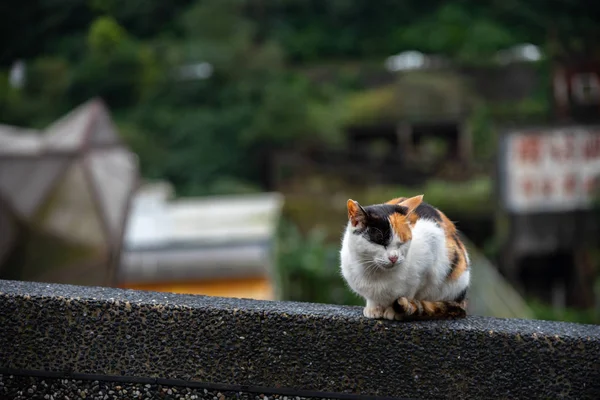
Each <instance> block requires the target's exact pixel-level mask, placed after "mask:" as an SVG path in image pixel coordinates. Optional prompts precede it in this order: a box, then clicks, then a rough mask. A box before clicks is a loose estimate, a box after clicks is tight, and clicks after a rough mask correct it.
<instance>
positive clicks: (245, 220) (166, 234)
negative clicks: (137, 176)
mask: <svg viewBox="0 0 600 400" xmlns="http://www.w3.org/2000/svg"><path fill="white" fill-rule="evenodd" d="M168 194H169V190H168V188H166V187H164V186H162V187H160V186H154V187H151V188H142V190H141V191H140V193H138V195H137V196H136V197H135V198H134V200H133V204H132V208H131V213H130V215H129V222H128V224H127V231H126V234H125V245H124V253H123V257H122V262H121V271H120V276H121V278H122V279H125V280H129V281H131V280H141V281H152V280H155V281H160V280H165V279H166V280H173V279H181V278H190V279H192V278H214V277H223V276H232V275H234V276H240V275H242V276H243V275H265V274H268V272H269V271H268V270H269V268H270V267H271V264H272V260H271V248H272V242H273V239H274V236H275V232H276V229H277V223H278V219H279V214H280V212H281V207H282V205H283V196H282V195H280V194H279V193H260V194H252V195H243V196H209V197H202V198H189V199H180V200H175V201H168V199H167V197H168Z"/></svg>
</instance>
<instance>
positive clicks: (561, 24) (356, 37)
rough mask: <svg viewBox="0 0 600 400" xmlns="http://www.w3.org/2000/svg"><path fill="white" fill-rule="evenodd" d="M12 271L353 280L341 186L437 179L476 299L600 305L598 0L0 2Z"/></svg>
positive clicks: (561, 312) (357, 195)
mask: <svg viewBox="0 0 600 400" xmlns="http://www.w3.org/2000/svg"><path fill="white" fill-rule="evenodd" d="M0 15H2V16H3V18H2V24H0V124H1V125H0V278H2V279H22V280H33V281H43V282H61V283H74V284H83V285H107V286H119V287H126V288H136V289H143V290H158V291H172V292H180V293H197V294H207V295H217V296H233V297H249V298H255V299H269V300H273V299H282V300H295V301H311V302H322V303H337V304H362V300H361V299H360V298H358V297H357V296H355V295H353V294H352V293H350V292H349V291H348V289H347V288H346V285H345V283H344V281H343V280H342V278H341V276H340V272H339V260H338V251H339V247H340V238H341V234H342V232H343V229H344V226H345V223H346V208H345V204H346V200H347V199H348V198H353V199H356V200H358V201H359V202H361V203H363V204H370V203H380V202H383V201H386V200H388V199H391V198H393V197H398V196H411V195H415V194H421V193H424V194H425V200H426V201H427V202H429V203H430V204H433V205H435V206H437V207H439V208H440V209H442V210H443V211H444V212H445V213H446V214H447V215H448V216H449V217H450V218H451V219H452V220H453V221H457V226H458V228H459V229H460V230H461V231H462V233H463V235H464V238H465V242H466V243H467V244H468V247H469V249H470V252H471V254H472V259H473V267H472V268H473V280H474V282H473V289H472V291H471V293H470V301H471V303H470V308H471V312H472V313H475V314H480V315H489V316H499V317H519V318H539V319H554V320H566V321H576V322H584V323H596V324H598V323H600V272H599V271H600V234H599V225H600V224H599V222H600V218H599V217H600V210H599V207H598V202H597V201H596V199H597V197H598V196H597V193H598V189H599V183H600V181H599V180H598V177H599V176H600V125H596V124H597V123H598V122H599V121H600V62H599V60H600V47H599V46H598V43H600V41H599V40H598V39H600V9H598V8H594V7H592V8H590V7H588V5H586V2H583V1H574V0H572V1H569V0H544V1H542V0H530V1H520V0H503V1H492V2H482V1H475V0H461V1H458V0H454V1H444V2H438V1H430V0H420V1H415V0H404V1H400V0H397V1H396V0H394V1H391V0H378V1H372V0H371V1H367V0H330V1H321V0H172V1H168V2H166V1H158V0H144V1H139V0H128V1H126V2H118V1H116V0H83V1H82V0H77V1H75V0H21V1H12V0H11V1H5V2H2V4H1V5H0Z"/></svg>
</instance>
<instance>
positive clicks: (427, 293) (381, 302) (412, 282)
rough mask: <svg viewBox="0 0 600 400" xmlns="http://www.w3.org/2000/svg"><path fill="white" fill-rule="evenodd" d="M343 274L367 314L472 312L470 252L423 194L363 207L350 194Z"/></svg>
mask: <svg viewBox="0 0 600 400" xmlns="http://www.w3.org/2000/svg"><path fill="white" fill-rule="evenodd" d="M347 208H348V225H347V227H346V231H345V233H344V237H343V241H342V248H341V251H340V255H341V270H342V275H343V276H344V278H345V280H346V281H347V282H348V285H349V286H350V288H351V289H352V290H353V291H355V292H356V293H357V294H359V295H360V296H362V297H363V298H365V299H366V302H367V304H366V307H365V308H364V311H363V313H364V315H365V317H367V318H385V319H390V320H410V319H450V318H462V317H465V316H466V309H465V308H466V302H465V297H466V294H467V289H468V287H469V281H470V269H469V268H470V261H469V255H468V253H467V250H466V248H465V246H464V245H463V243H462V242H461V241H460V238H459V236H458V232H457V230H456V227H455V226H454V224H453V223H452V221H450V220H449V219H448V218H447V217H446V215H444V213H442V212H441V211H440V210H438V209H436V208H435V207H432V206H431V205H429V204H427V203H425V202H423V195H420V196H415V197H411V198H404V197H400V198H397V199H393V200H390V201H388V202H387V203H384V204H375V205H370V206H366V207H362V206H361V205H360V204H358V202H356V201H354V200H351V199H350V200H348V203H347Z"/></svg>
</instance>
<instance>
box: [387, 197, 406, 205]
mask: <svg viewBox="0 0 600 400" xmlns="http://www.w3.org/2000/svg"><path fill="white" fill-rule="evenodd" d="M404 200H406V197H396V198H395V199H391V200H390V201H386V202H385V204H391V205H396V204H400V203H402V202H403V201H404Z"/></svg>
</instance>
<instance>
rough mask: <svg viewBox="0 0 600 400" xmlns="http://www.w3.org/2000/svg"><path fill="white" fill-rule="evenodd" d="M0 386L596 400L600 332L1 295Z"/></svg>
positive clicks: (89, 292)
mask: <svg viewBox="0 0 600 400" xmlns="http://www.w3.org/2000/svg"><path fill="white" fill-rule="evenodd" d="M0 373H2V374H3V378H2V379H3V381H2V386H1V387H0V390H6V388H9V390H17V391H20V392H22V393H21V394H20V396H24V397H22V398H28V397H27V395H26V394H29V390H30V389H31V386H32V385H35V386H36V389H35V390H34V393H35V392H36V391H37V390H38V388H40V385H42V384H41V382H42V380H44V381H45V383H46V385H52V384H53V385H54V389H49V390H50V391H51V390H58V389H57V388H58V387H62V386H64V387H62V389H61V390H75V387H76V386H78V385H80V386H79V389H81V390H83V389H84V388H85V389H87V390H88V392H89V395H90V396H92V393H91V392H94V391H97V390H99V389H94V388H93V385H94V381H95V379H94V377H95V376H97V377H99V379H100V380H102V381H106V380H108V381H110V380H111V379H112V378H111V377H115V378H114V379H117V378H118V379H119V380H121V383H119V384H118V385H120V386H121V387H125V386H126V385H127V384H136V385H137V389H136V390H137V391H140V390H142V389H140V386H141V388H145V387H146V386H145V385H150V387H151V388H152V387H153V386H152V385H159V384H162V383H161V382H162V381H161V380H173V381H177V382H179V383H178V384H177V385H171V386H173V387H179V388H180V389H181V390H186V389H185V384H186V382H190V385H189V386H190V387H191V386H193V385H192V384H197V383H201V384H207V385H220V386H219V387H220V388H227V387H229V388H230V389H231V390H229V391H226V390H224V389H222V390H219V391H218V392H215V393H221V395H225V394H224V393H225V392H227V393H229V394H228V395H231V396H234V397H232V398H237V397H235V396H237V395H236V394H235V393H254V394H252V395H251V394H247V395H248V396H254V395H263V396H265V395H266V396H268V397H269V394H270V393H271V396H273V395H277V394H278V395H281V396H280V397H283V395H286V394H285V393H287V394H288V395H289V394H290V393H292V392H293V391H295V392H294V393H297V395H298V396H303V395H304V396H308V394H307V393H312V394H314V393H317V395H319V393H321V394H322V395H323V396H325V395H328V396H329V397H336V396H337V395H332V394H340V396H343V397H344V395H345V397H348V396H351V395H352V394H361V395H365V396H394V397H402V398H421V399H432V398H448V397H451V398H461V399H463V398H481V399H490V398H540V397H541V398H578V399H583V398H600V327H597V326H592V325H578V324H569V323H557V322H544V321H535V320H531V321H527V320H504V319H493V318H483V317H469V318H466V319H464V320H458V321H432V322H419V323H416V322H411V323H407V322H387V321H373V320H367V319H365V318H363V317H362V313H361V309H360V308H359V307H343V306H332V305H322V304H308V303H291V302H267V301H252V300H237V299H224V298H214V297H205V296H192V295H176V294H166V293H153V292H141V291H132V290H120V289H110V288H91V287H78V286H68V285H50V284H40V283H30V282H15V281H0ZM44 374H48V376H46V377H45V378H44V376H43V375H44ZM11 375H12V376H13V377H12V378H10V376H11ZM27 375H37V376H36V377H35V378H33V377H27ZM63 375H64V377H63ZM68 377H72V378H73V379H76V380H75V381H73V380H72V379H68ZM61 378H63V379H61ZM80 378H81V379H80ZM32 379H33V381H32ZM7 380H8V382H9V383H8V384H7ZM140 380H142V381H143V380H146V383H144V382H142V381H140ZM34 381H35V382H39V384H37V383H32V382H34ZM84 381H85V383H83V382H84ZM128 381H129V382H128ZM61 382H66V383H61ZM136 382H137V383H136ZM140 382H141V383H140ZM103 384H105V383H103ZM111 384H112V383H111ZM167 386H169V385H168V384H165V385H164V387H167ZM18 387H21V389H17V388H18ZM69 387H71V389H69ZM257 387H260V388H267V390H262V389H261V390H262V391H261V390H258V389H256V388H257ZM2 388H4V389H2ZM180 389H177V390H180ZM238 389H239V390H238ZM132 390H133V389H132ZM167 390H168V389H167ZM171 390H173V389H172V388H171ZM190 390H199V392H198V393H196V394H195V395H196V396H201V395H203V394H204V389H198V388H195V389H190ZM113 391H114V390H113ZM2 393H3V392H1V391H0V395H2ZM11 393H12V392H11ZM69 393H71V392H69ZM75 393H78V392H75ZM103 393H104V390H103ZM140 393H141V392H140ZM157 393H158V394H156V395H159V394H160V393H162V388H161V390H160V391H157ZM191 393H192V392H189V394H190V396H192V395H193V394H191ZM211 393H212V392H211ZM282 393H284V394H282ZM107 394H108V393H105V394H104V395H107ZM186 394H188V392H186ZM45 395H48V396H51V394H50V392H44V396H45ZM167 395H168V393H167ZM44 396H41V397H34V394H31V396H30V397H29V398H45V397H44ZM64 396H67V397H69V398H72V397H71V396H70V395H68V394H66V395H63V398H64ZM286 396H287V395H286ZM213 397H217V398H219V396H216V395H215V396H213ZM309 397H310V396H309ZM317 397H318V396H317ZM48 398H50V397H48ZM92 398H99V397H92ZM103 398H104V397H103ZM108 398H110V397H108ZM117 398H119V397H117ZM131 398H134V397H131ZM142 398H145V397H143V396H142ZM150 398H154V397H150ZM161 398H162V397H161ZM172 398H176V397H172ZM183 398H185V396H184V397H183ZM198 398H202V397H198ZM206 398H208V397H206ZM248 398H253V397H248ZM269 398H271V397H269ZM290 398H295V397H294V396H291V395H290Z"/></svg>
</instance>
